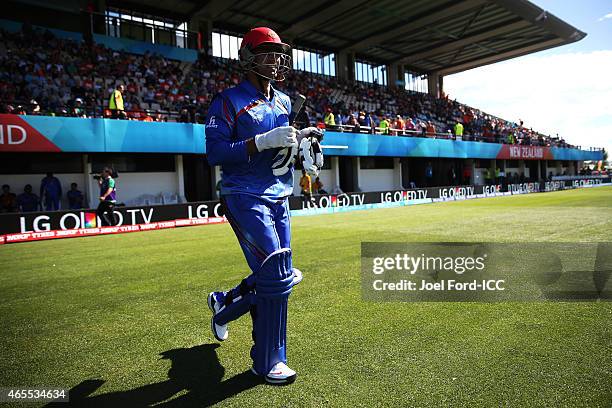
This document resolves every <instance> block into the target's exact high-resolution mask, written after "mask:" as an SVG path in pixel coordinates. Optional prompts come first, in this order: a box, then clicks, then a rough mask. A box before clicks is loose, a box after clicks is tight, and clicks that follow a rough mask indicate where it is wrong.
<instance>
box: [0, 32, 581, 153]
mask: <svg viewBox="0 0 612 408" xmlns="http://www.w3.org/2000/svg"><path fill="white" fill-rule="evenodd" d="M240 79H241V73H240V68H239V65H238V63H237V61H234V60H227V59H221V58H213V57H207V56H206V55H203V54H202V55H201V57H200V59H199V60H198V61H196V62H195V63H186V62H179V61H174V60H169V59H166V58H164V57H162V56H160V55H154V54H150V53H145V54H144V55H134V54H129V53H126V52H120V51H116V50H112V49H109V48H107V47H105V46H103V45H100V44H95V43H94V44H87V43H85V42H81V43H77V42H75V41H74V40H69V39H60V38H56V37H54V36H53V34H52V33H50V32H49V31H45V32H41V31H35V30H33V29H31V28H29V27H28V26H27V25H24V28H23V30H22V31H21V32H18V33H9V32H6V31H3V30H0V113H14V114H21V115H25V114H28V115H61V116H74V117H113V118H120V119H132V120H144V121H178V122H194V123H203V121H204V118H205V116H206V110H207V106H208V105H209V103H210V101H211V99H212V98H213V97H214V95H216V94H217V93H218V92H220V91H222V90H224V89H225V88H228V87H231V86H234V85H236V84H237V83H238V82H239V81H240ZM278 86H279V88H280V89H282V90H284V91H286V92H287V93H288V94H289V95H290V96H295V95H296V94H297V93H301V94H303V95H306V97H307V106H306V109H305V110H304V111H303V114H302V115H301V116H300V117H299V118H298V120H299V121H300V122H302V123H303V124H316V125H317V126H320V127H326V128H329V129H331V130H337V131H344V132H355V133H358V132H359V133H364V132H365V133H379V134H389V135H397V136H418V137H431V138H453V139H462V140H478V141H485V142H495V143H508V144H522V145H537V146H558V147H572V146H571V145H569V144H568V143H566V142H565V140H564V139H562V138H560V137H558V135H557V136H555V137H550V136H545V135H542V134H540V133H538V132H536V131H534V130H533V129H530V128H527V127H526V126H524V124H523V122H522V121H519V122H518V123H513V122H509V121H506V120H503V119H500V118H497V117H494V116H492V115H489V114H486V113H484V112H482V111H480V110H478V109H474V108H471V107H469V106H466V105H464V104H461V103H459V102H457V101H456V100H451V99H450V98H449V97H448V96H446V95H443V96H442V97H440V98H436V97H433V96H431V95H429V94H425V93H420V92H412V91H407V90H404V89H401V88H392V87H386V86H381V85H377V84H370V83H365V82H359V81H348V80H344V79H341V78H336V77H329V76H323V75H316V74H312V73H308V72H304V71H297V70H295V71H293V72H292V73H291V74H289V75H288V77H287V79H286V80H285V82H283V83H280V84H278Z"/></svg>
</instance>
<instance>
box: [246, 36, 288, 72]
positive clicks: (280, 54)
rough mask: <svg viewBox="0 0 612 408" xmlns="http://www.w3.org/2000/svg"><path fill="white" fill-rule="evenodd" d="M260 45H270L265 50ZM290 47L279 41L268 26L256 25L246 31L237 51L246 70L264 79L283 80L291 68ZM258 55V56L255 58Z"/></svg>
mask: <svg viewBox="0 0 612 408" xmlns="http://www.w3.org/2000/svg"><path fill="white" fill-rule="evenodd" d="M262 45H271V46H272V47H267V48H269V49H268V50H266V51H263V50H261V51H260V50H258V48H259V47H260V46H262ZM290 51H291V47H290V46H289V45H288V44H285V43H284V42H282V41H281V39H280V37H279V36H278V34H276V33H275V32H274V30H272V29H270V28H268V27H257V28H253V29H252V30H251V31H249V32H248V33H246V35H245V36H244V38H243V39H242V43H241V44H240V50H239V52H238V54H239V56H240V63H241V65H242V67H243V68H244V69H246V70H247V71H253V72H254V73H256V74H257V75H259V76H262V77H264V78H266V79H270V80H276V81H283V80H284V79H285V74H286V73H287V72H288V71H289V70H290V69H291V54H290ZM256 57H258V58H256Z"/></svg>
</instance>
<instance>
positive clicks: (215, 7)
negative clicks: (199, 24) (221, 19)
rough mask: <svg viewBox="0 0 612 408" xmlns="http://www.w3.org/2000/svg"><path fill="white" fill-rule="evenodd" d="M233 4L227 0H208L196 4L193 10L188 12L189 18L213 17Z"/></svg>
mask: <svg viewBox="0 0 612 408" xmlns="http://www.w3.org/2000/svg"><path fill="white" fill-rule="evenodd" d="M232 5H233V2H231V1H228V0H209V1H207V2H204V4H203V5H202V4H198V5H197V6H196V7H195V8H194V9H193V10H191V11H190V12H189V16H190V17H191V18H194V17H204V18H209V19H213V18H215V17H217V16H218V15H219V14H221V13H223V12H224V11H225V10H228V9H229V8H230V7H231V6H232Z"/></svg>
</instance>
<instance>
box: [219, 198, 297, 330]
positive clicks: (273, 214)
mask: <svg viewBox="0 0 612 408" xmlns="http://www.w3.org/2000/svg"><path fill="white" fill-rule="evenodd" d="M221 203H222V205H223V207H224V211H225V217H226V218H227V220H228V222H229V224H230V225H231V226H232V229H233V230H234V233H235V234H236V238H238V243H239V244H240V247H241V248H242V252H243V253H244V257H245V258H246V261H247V264H248V265H249V268H250V269H251V273H250V274H249V276H247V277H245V278H244V279H243V280H242V282H241V283H240V284H239V285H238V286H236V287H235V288H233V289H231V290H229V291H228V292H227V296H231V297H232V298H236V297H238V296H244V295H245V294H247V293H249V292H251V291H252V290H253V289H254V288H255V275H254V272H257V271H258V270H259V268H260V266H261V264H262V262H263V261H264V260H265V259H266V258H267V257H268V255H270V254H271V253H272V252H274V251H277V250H279V249H281V248H290V247H291V220H290V215H289V200H288V199H286V198H285V199H282V200H279V201H277V202H273V203H271V202H270V201H268V200H264V199H262V198H259V197H257V196H252V195H249V194H228V195H224V196H222V197H221ZM237 317H239V316H237ZM237 317H236V318H237ZM232 320H233V319H232Z"/></svg>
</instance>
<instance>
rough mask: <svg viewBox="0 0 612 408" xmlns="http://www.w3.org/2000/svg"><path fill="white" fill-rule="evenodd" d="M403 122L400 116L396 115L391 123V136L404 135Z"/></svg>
mask: <svg viewBox="0 0 612 408" xmlns="http://www.w3.org/2000/svg"><path fill="white" fill-rule="evenodd" d="M404 127H405V122H404V119H402V116H401V115H397V116H396V117H395V120H394V121H393V129H394V130H393V134H394V135H403V134H404Z"/></svg>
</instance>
